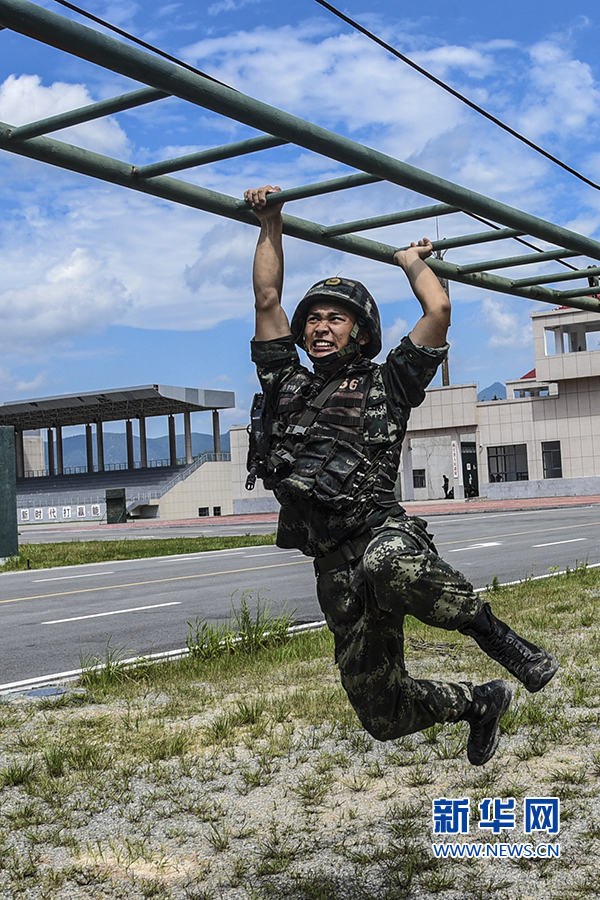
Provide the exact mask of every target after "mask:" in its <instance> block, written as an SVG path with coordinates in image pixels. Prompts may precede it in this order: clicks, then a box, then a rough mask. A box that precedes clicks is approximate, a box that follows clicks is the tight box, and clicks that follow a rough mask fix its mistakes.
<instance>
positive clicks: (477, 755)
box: [461, 681, 512, 766]
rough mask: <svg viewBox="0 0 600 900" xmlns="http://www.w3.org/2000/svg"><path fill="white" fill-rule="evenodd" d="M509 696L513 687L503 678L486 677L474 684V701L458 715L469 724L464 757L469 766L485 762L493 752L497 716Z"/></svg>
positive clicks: (500, 716)
mask: <svg viewBox="0 0 600 900" xmlns="http://www.w3.org/2000/svg"><path fill="white" fill-rule="evenodd" d="M511 697H512V691H511V689H510V688H509V686H508V685H507V684H506V682H505V681H488V682H486V684H478V685H476V686H475V687H474V688H473V701H472V703H471V705H470V706H469V708H468V710H467V711H466V713H464V714H463V715H462V717H461V718H462V719H464V721H465V722H468V723H469V725H470V726H471V733H470V735H469V741H468V743H467V759H468V760H469V762H470V763H471V765H472V766H484V765H485V764H486V762H489V760H490V759H491V758H492V756H493V755H494V753H495V752H496V748H497V747H498V742H499V740H500V727H499V726H500V719H501V718H502V716H503V715H504V713H505V712H506V710H507V709H508V706H509V704H510V701H511Z"/></svg>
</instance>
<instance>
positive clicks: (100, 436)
mask: <svg viewBox="0 0 600 900" xmlns="http://www.w3.org/2000/svg"><path fill="white" fill-rule="evenodd" d="M96 457H97V459H98V471H99V472H104V432H103V431H102V422H96Z"/></svg>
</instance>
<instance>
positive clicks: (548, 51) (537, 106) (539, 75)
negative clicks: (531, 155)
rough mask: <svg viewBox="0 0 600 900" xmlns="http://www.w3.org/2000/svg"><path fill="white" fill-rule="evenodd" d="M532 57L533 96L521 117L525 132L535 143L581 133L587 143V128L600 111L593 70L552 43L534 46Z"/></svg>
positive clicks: (599, 99) (544, 42) (531, 94)
mask: <svg viewBox="0 0 600 900" xmlns="http://www.w3.org/2000/svg"><path fill="white" fill-rule="evenodd" d="M530 57H531V62H532V66H531V69H530V72H529V79H530V92H529V95H528V96H527V97H526V100H525V103H524V109H523V110H522V112H521V115H520V123H521V128H522V130H523V131H524V133H525V134H526V135H527V137H529V138H533V139H539V138H542V137H544V136H546V135H549V134H556V135H559V136H566V135H567V134H573V133H574V132H575V131H580V133H581V139H582V140H584V141H585V139H586V134H585V128H586V127H587V125H588V123H589V122H590V120H591V119H593V118H597V116H598V111H599V110H600V92H599V91H598V88H597V86H596V82H595V80H594V76H593V73H592V70H591V67H590V66H589V65H588V64H587V63H583V62H581V61H580V60H578V59H574V58H573V56H572V55H571V54H570V53H569V52H568V51H567V50H566V49H565V48H564V47H562V46H560V45H559V44H558V43H557V42H555V41H553V40H546V41H541V42H540V43H538V44H535V45H534V46H533V47H532V48H531V50H530Z"/></svg>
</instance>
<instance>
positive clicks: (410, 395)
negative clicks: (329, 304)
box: [252, 335, 448, 557]
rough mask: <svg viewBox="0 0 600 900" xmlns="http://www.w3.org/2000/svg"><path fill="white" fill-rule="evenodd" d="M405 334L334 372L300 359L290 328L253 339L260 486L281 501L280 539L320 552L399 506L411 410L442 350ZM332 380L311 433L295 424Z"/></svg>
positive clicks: (420, 399)
mask: <svg viewBox="0 0 600 900" xmlns="http://www.w3.org/2000/svg"><path fill="white" fill-rule="evenodd" d="M447 349H448V348H447V346H446V347H442V348H439V349H432V348H427V347H417V346H415V345H414V344H413V343H412V341H411V340H410V338H409V337H405V338H403V340H402V341H401V343H400V345H399V346H398V347H397V348H396V349H394V350H392V351H391V352H390V354H389V355H388V357H387V359H386V361H385V362H384V363H383V364H382V365H377V364H376V363H373V362H371V361H370V360H368V359H363V358H359V359H358V360H353V361H350V362H348V363H346V365H345V366H343V367H342V369H339V370H337V371H336V372H335V374H334V375H332V376H329V377H328V376H326V375H324V374H321V373H313V372H310V371H309V370H308V369H306V368H305V367H304V366H302V365H301V364H300V359H299V356H298V351H297V349H296V347H295V344H294V340H293V338H292V336H291V335H290V336H286V337H284V338H278V339H276V340H272V341H252V360H253V362H254V363H255V364H256V367H257V373H258V377H259V380H260V383H261V386H262V390H263V392H264V394H265V396H266V398H267V402H268V403H269V404H270V405H271V408H272V410H273V411H274V416H273V420H272V425H271V441H270V444H271V454H270V457H269V460H267V471H266V472H265V473H263V481H264V484H265V487H267V488H270V489H272V490H273V491H274V493H275V496H276V497H277V499H278V500H279V502H280V504H281V510H280V514H279V524H278V529H277V544H278V546H280V547H296V548H297V549H299V550H301V551H302V553H305V554H306V555H307V556H314V557H322V556H326V555H328V554H329V553H331V552H332V551H333V550H335V549H337V547H339V546H340V544H342V543H344V541H346V540H349V539H351V538H352V537H354V536H356V535H358V534H360V533H362V532H364V531H365V529H366V528H367V527H369V526H371V525H375V524H380V522H382V521H383V520H384V519H385V518H386V516H387V515H388V513H389V512H390V511H391V510H393V509H396V510H399V504H398V502H397V500H396V499H395V496H394V482H395V479H396V475H397V470H398V463H399V459H400V448H401V444H402V440H403V439H404V435H405V433H406V427H407V423H408V418H409V416H410V412H411V409H413V408H414V407H415V406H419V405H420V404H421V403H422V402H423V400H424V399H425V388H426V387H427V385H428V384H429V383H430V382H431V380H432V378H433V376H434V375H435V372H436V370H437V367H438V365H439V364H440V363H441V362H442V360H443V359H444V358H445V356H446V353H447ZM334 379H337V381H338V384H337V386H336V388H335V390H333V392H332V393H331V395H330V397H329V398H328V399H327V401H326V402H325V406H324V407H323V409H322V411H321V412H320V413H319V414H318V415H317V417H316V418H315V420H314V423H313V424H311V425H310V426H309V428H308V429H304V430H305V431H307V434H298V435H297V436H296V435H295V434H294V431H302V429H297V428H296V429H295V428H294V426H295V425H296V423H298V421H299V420H300V419H301V417H302V414H303V413H304V411H305V410H306V408H307V407H308V405H309V403H310V402H311V401H314V399H315V398H316V397H317V396H318V395H319V394H320V393H321V391H322V390H323V388H324V387H325V386H326V384H327V383H328V382H332V381H333V380H334Z"/></svg>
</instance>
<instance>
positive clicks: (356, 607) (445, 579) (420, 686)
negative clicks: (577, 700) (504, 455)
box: [317, 516, 483, 741]
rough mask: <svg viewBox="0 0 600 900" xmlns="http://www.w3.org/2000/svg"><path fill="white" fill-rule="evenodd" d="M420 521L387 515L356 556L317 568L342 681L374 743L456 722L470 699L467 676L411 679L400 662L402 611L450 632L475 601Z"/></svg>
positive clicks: (468, 616)
mask: <svg viewBox="0 0 600 900" xmlns="http://www.w3.org/2000/svg"><path fill="white" fill-rule="evenodd" d="M426 526H427V523H426V522H424V521H423V520H422V519H418V518H416V517H408V516H406V517H403V518H399V519H395V518H389V519H388V520H387V521H386V522H385V523H384V524H383V525H382V526H380V527H379V528H376V529H374V531H373V536H372V538H371V540H370V542H369V544H368V546H367V548H366V550H365V552H364V554H363V557H362V559H359V560H354V561H353V562H352V563H349V564H348V565H346V566H342V567H340V568H337V569H333V570H332V571H329V572H325V573H321V574H318V573H317V594H318V598H319V603H320V605H321V608H322V610H323V613H324V615H325V618H326V620H327V624H328V625H329V627H330V629H331V630H332V631H333V633H334V636H335V644H336V661H337V664H338V666H339V670H340V677H341V681H342V684H343V686H344V688H345V690H346V692H347V694H348V697H349V700H350V703H351V704H352V706H353V707H354V710H355V711H356V714H357V716H358V718H359V719H360V721H361V723H362V724H363V726H364V727H365V728H366V730H367V731H368V732H369V733H370V734H372V735H373V737H375V738H377V739H378V740H380V741H386V740H393V739H394V738H397V737H400V736H401V735H404V734H412V733H413V732H415V731H422V730H423V729H424V728H428V727H429V726H430V725H433V724H435V723H436V722H456V721H457V720H458V719H460V718H461V716H462V714H463V713H464V712H465V711H466V709H467V707H468V706H469V704H470V702H471V700H472V699H473V688H472V685H471V684H469V683H467V682H459V683H450V682H441V681H429V680H425V679H417V678H411V676H410V675H409V674H408V672H407V671H406V668H405V665H404V633H403V625H404V617H405V616H406V615H408V614H410V615H411V616H414V617H415V618H416V619H419V620H420V621H421V622H425V623H426V624H427V625H432V626H434V627H435V628H443V629H446V630H447V631H453V630H456V629H458V628H462V627H464V626H465V625H467V624H468V623H469V622H470V621H471V620H472V619H473V618H474V617H475V616H476V615H477V613H478V612H479V611H480V609H481V607H482V605H483V600H482V599H481V598H480V597H479V596H478V595H477V594H476V593H475V591H474V589H473V586H472V585H471V584H470V582H469V581H468V580H467V579H466V578H465V577H464V575H461V574H460V572H457V571H456V570H455V569H453V568H452V567H451V566H449V565H448V564H447V563H446V562H444V560H442V559H441V558H440V557H439V556H438V554H437V551H436V549H435V546H434V544H433V542H432V540H431V537H430V536H429V535H428V534H427V531H426Z"/></svg>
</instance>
